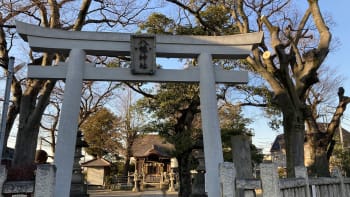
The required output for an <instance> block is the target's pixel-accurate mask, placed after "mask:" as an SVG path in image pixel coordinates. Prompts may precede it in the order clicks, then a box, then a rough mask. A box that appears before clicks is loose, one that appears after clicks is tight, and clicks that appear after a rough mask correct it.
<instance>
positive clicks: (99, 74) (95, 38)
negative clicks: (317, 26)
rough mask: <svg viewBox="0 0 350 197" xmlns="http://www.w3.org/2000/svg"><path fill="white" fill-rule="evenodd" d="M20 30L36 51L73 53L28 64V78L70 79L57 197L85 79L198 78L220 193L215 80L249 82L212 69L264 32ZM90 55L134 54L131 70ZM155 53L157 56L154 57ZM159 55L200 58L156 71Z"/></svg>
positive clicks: (213, 180)
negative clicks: (101, 63)
mask: <svg viewBox="0 0 350 197" xmlns="http://www.w3.org/2000/svg"><path fill="white" fill-rule="evenodd" d="M16 26H17V32H18V33H19V34H20V35H21V37H22V38H23V39H24V40H25V41H27V42H28V43H29V45H30V47H31V49H32V50H34V51H39V52H54V53H61V54H66V55H68V54H69V58H68V61H67V62H66V63H64V62H61V63H59V64H58V65H55V66H45V67H43V66H29V68H28V77H29V78H38V79H57V80H60V79H63V80H65V82H66V85H65V91H64V99H63V103H62V110H61V118H60V122H59V128H58V130H59V132H58V137H57V145H56V153H55V159H54V163H55V165H56V167H57V174H56V184H55V191H54V192H55V197H66V196H69V192H70V183H71V177H72V167H73V157H74V149H75V142H76V131H77V127H78V126H77V123H78V114H79V109H80V99H81V89H82V86H83V81H84V80H98V81H140V82H143V81H145V82H197V83H198V82H199V84H200V106H201V116H202V130H203V143H204V156H205V167H206V185H207V193H208V196H209V197H218V196H221V191H220V180H219V164H220V163H222V162H223V155H222V145H221V137H220V126H219V117H218V111H217V99H216V87H215V86H216V85H215V84H216V83H233V84H237V83H247V82H248V74H247V72H243V71H224V70H222V69H220V68H214V66H213V63H212V59H213V58H214V59H238V58H245V57H247V56H248V55H249V54H250V51H251V49H252V46H253V45H254V44H257V43H260V42H261V40H262V37H263V34H262V33H261V32H259V33H249V34H238V35H230V36H173V35H156V36H150V35H142V34H140V35H133V34H126V33H100V32H98V33H96V32H68V31H63V30H58V29H48V28H42V27H38V26H34V25H29V24H26V23H22V22H18V21H17V22H16ZM86 55H103V56H111V57H116V56H119V55H130V56H131V58H132V60H133V61H132V68H98V67H95V65H94V64H91V63H86V62H85V59H86ZM153 57H154V58H153ZM155 57H174V58H197V59H198V64H199V68H191V69H186V70H171V69H156V67H155Z"/></svg>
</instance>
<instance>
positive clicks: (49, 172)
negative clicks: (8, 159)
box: [0, 164, 56, 197]
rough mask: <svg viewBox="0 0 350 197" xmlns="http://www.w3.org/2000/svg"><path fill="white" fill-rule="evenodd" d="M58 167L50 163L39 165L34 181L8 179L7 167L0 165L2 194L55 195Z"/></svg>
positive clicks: (0, 194)
mask: <svg viewBox="0 0 350 197" xmlns="http://www.w3.org/2000/svg"><path fill="white" fill-rule="evenodd" d="M55 174H56V167H55V166H54V165H50V164H41V165H38V166H37V169H36V172H35V180H33V181H6V178H7V169H6V167H5V166H4V165H0V191H2V192H1V193H0V196H1V197H2V196H16V197H20V196H34V197H53V191H54V185H55Z"/></svg>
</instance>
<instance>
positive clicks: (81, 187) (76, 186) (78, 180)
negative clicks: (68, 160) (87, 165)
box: [70, 131, 89, 197]
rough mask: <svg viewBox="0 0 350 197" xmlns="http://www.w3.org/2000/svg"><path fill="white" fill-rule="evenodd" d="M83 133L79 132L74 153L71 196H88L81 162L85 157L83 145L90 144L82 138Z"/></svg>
mask: <svg viewBox="0 0 350 197" xmlns="http://www.w3.org/2000/svg"><path fill="white" fill-rule="evenodd" d="M82 137H83V135H82V133H81V131H78V132H77V141H76V145H75V153H74V163H73V174H72V182H71V189H70V196H71V197H86V196H89V195H88V194H87V185H86V184H85V183H84V175H83V173H82V168H81V165H80V163H79V161H80V158H82V157H83V155H82V154H81V150H82V148H83V147H88V144H87V143H86V142H85V141H84V140H83V139H82Z"/></svg>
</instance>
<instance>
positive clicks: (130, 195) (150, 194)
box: [89, 190, 178, 197]
mask: <svg viewBox="0 0 350 197" xmlns="http://www.w3.org/2000/svg"><path fill="white" fill-rule="evenodd" d="M89 194H90V197H122V196H127V197H177V196H178V195H177V192H166V191H164V192H162V191H143V192H131V191H109V190H99V191H89Z"/></svg>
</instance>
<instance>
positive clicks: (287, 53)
mask: <svg viewBox="0 0 350 197" xmlns="http://www.w3.org/2000/svg"><path fill="white" fill-rule="evenodd" d="M168 1H169V2H171V3H174V4H176V5H178V6H180V7H181V8H183V9H185V10H186V11H187V12H188V13H191V14H193V16H195V17H196V19H198V21H199V22H200V24H201V25H203V26H206V25H207V24H206V23H207V21H205V20H203V17H202V16H201V12H202V10H203V9H205V7H206V6H207V5H213V4H214V5H220V6H224V7H225V8H226V9H228V10H229V11H230V16H231V17H232V20H234V21H235V26H236V27H237V29H238V32H239V33H249V32H251V31H265V32H266V33H265V40H264V41H263V42H262V43H261V44H259V45H257V46H255V47H254V49H253V50H252V54H251V55H250V56H249V57H248V58H247V59H246V62H247V63H248V64H249V66H250V69H251V70H253V71H254V72H256V73H258V74H259V75H260V76H262V78H263V79H264V80H266V82H267V83H268V84H269V88H270V90H271V91H272V92H273V102H274V103H275V104H276V105H277V106H278V108H279V109H280V110H281V112H282V114H283V128H284V136H285V142H286V154H287V171H288V176H294V166H299V165H300V166H302V165H304V151H303V145H304V137H305V124H304V123H305V121H306V120H309V119H311V118H312V116H311V111H310V107H309V106H308V105H307V104H306V99H307V96H308V93H309V90H310V88H311V87H312V86H313V85H314V84H316V83H317V82H318V81H319V78H318V73H317V72H318V70H319V69H320V67H321V65H322V63H323V61H324V60H325V58H326V57H327V55H328V53H329V50H330V42H331V37H332V36H331V32H330V30H329V27H328V26H327V24H326V22H325V20H324V17H323V16H322V13H321V10H320V7H319V5H318V1H317V0H308V1H304V3H305V4H306V5H305V6H306V10H305V11H304V13H303V14H300V13H299V15H296V14H294V15H293V14H292V12H290V11H291V10H290V8H291V7H292V1H291V0H280V1H271V0H259V1H250V0H236V1H200V2H195V3H193V2H192V1H190V2H187V3H186V2H184V1H175V0H168ZM298 3H299V4H300V3H301V2H298ZM208 29H209V30H211V31H212V32H214V33H213V34H216V35H221V34H223V31H222V30H221V29H220V28H218V27H216V26H208ZM339 95H343V94H339ZM342 98H344V97H342ZM345 100H346V99H345ZM343 103H344V104H345V101H343ZM342 109H344V108H342ZM341 114H342V112H341V111H340V113H338V116H334V121H333V122H332V123H331V124H330V125H333V126H330V127H329V129H331V128H333V127H334V126H336V125H337V124H336V122H338V120H339V115H341ZM314 123H315V121H314ZM315 128H317V127H315ZM313 140H316V139H313ZM314 142H316V141H314ZM320 148H321V147H320ZM321 149H322V151H321V150H320V151H321V152H319V153H317V154H318V155H319V156H322V157H323V156H325V154H326V152H325V151H324V146H322V148H321ZM321 153H322V154H321ZM322 173H323V172H322ZM322 173H321V172H320V174H322Z"/></svg>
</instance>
